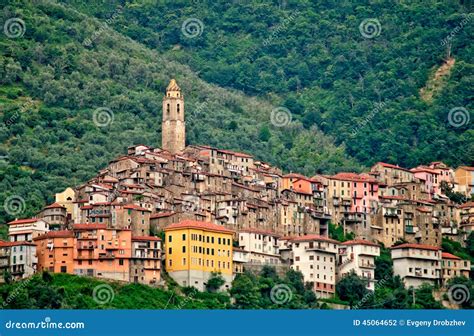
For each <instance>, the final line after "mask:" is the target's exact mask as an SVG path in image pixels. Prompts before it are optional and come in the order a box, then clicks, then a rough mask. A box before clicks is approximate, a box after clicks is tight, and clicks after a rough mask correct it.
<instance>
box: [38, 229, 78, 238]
mask: <svg viewBox="0 0 474 336" xmlns="http://www.w3.org/2000/svg"><path fill="white" fill-rule="evenodd" d="M72 237H74V233H73V232H72V231H71V230H60V231H49V232H47V233H45V234H43V235H41V236H38V237H36V238H33V240H41V239H47V238H72Z"/></svg>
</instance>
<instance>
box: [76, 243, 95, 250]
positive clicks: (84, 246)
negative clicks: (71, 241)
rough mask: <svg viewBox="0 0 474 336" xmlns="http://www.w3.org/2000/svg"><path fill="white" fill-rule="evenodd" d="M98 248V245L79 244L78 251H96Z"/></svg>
mask: <svg viewBox="0 0 474 336" xmlns="http://www.w3.org/2000/svg"><path fill="white" fill-rule="evenodd" d="M96 248H97V245H93V244H79V245H77V249H78V250H94V249H96Z"/></svg>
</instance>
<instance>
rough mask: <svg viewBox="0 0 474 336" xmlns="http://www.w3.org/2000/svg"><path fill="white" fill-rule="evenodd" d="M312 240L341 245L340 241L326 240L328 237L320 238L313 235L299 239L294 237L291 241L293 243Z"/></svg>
mask: <svg viewBox="0 0 474 336" xmlns="http://www.w3.org/2000/svg"><path fill="white" fill-rule="evenodd" d="M313 240H317V241H327V242H329V243H334V244H340V243H341V242H340V241H337V240H334V239H331V238H328V237H324V236H320V235H315V234H309V235H305V236H301V237H295V238H293V239H292V241H293V242H305V241H313Z"/></svg>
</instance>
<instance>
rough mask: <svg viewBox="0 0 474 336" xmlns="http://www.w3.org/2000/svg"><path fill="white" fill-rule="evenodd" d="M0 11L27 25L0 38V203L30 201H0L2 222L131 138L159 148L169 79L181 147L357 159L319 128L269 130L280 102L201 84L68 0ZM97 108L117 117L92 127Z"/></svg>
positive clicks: (316, 165)
mask: <svg viewBox="0 0 474 336" xmlns="http://www.w3.org/2000/svg"><path fill="white" fill-rule="evenodd" d="M0 14H1V16H0V22H1V23H2V24H3V23H5V24H6V22H7V20H8V19H11V18H19V19H21V20H22V21H23V22H24V27H25V28H26V29H25V30H23V31H22V32H23V33H24V35H22V36H19V37H8V36H6V35H5V34H2V35H1V37H0V72H1V76H0V108H1V109H0V113H1V114H0V118H1V119H2V121H3V123H4V126H3V127H1V128H0V139H1V145H0V156H2V160H1V161H0V181H1V182H0V188H1V192H0V204H4V200H5V199H6V197H7V196H11V195H18V196H20V197H22V198H23V199H24V200H25V201H26V202H25V203H23V204H20V208H21V209H20V210H24V211H17V212H16V213H14V214H12V213H10V214H6V213H5V209H4V208H3V207H1V209H0V222H4V221H6V220H11V219H12V218H13V217H14V216H18V217H25V216H30V215H32V214H34V213H35V212H36V211H37V210H38V209H39V208H40V207H41V206H43V205H44V204H45V203H46V201H48V202H50V201H51V200H52V198H53V197H54V193H55V192H58V191H61V190H62V189H64V188H65V187H66V186H71V185H72V186H74V185H78V184H80V183H81V182H83V181H85V180H87V179H88V178H90V177H91V176H93V175H94V174H95V173H96V172H97V171H98V170H99V169H100V168H102V167H104V166H105V165H106V163H107V162H108V161H109V160H110V159H112V158H113V157H115V156H118V155H122V154H124V153H125V152H126V147H127V146H129V145H132V144H136V143H145V144H148V145H153V146H159V145H160V141H161V135H160V128H161V124H160V123H161V99H162V96H163V93H164V90H165V87H166V85H167V84H168V81H169V80H170V78H171V77H175V78H176V79H177V80H178V83H179V84H180V86H181V88H182V90H183V92H184V95H185V99H186V114H187V131H188V133H187V141H188V143H200V144H209V145H214V146H219V147H221V148H227V149H235V150H240V151H245V152H249V153H252V154H254V155H255V156H256V157H257V158H259V159H260V160H265V161H269V162H271V163H273V164H275V165H278V166H281V167H282V168H284V169H286V170H298V171H300V172H303V173H306V174H312V173H314V172H315V171H318V170H319V171H322V170H324V171H335V170H344V169H349V170H357V169H358V168H359V167H360V166H359V165H358V164H357V163H356V162H355V161H354V160H352V159H350V158H348V156H347V155H346V154H345V149H344V147H343V146H338V147H336V146H335V145H334V144H333V140H332V139H331V138H329V137H327V136H325V135H324V134H323V133H322V132H320V131H318V130H317V129H316V128H315V127H313V128H311V129H306V128H304V127H303V126H302V124H301V123H300V122H298V121H295V122H293V123H291V124H290V125H288V126H286V127H274V126H272V124H271V123H270V112H271V110H272V109H273V108H275V107H276V106H275V105H272V104H270V103H269V102H268V101H266V100H263V99H258V98H251V97H248V96H245V95H243V94H242V93H239V92H236V91H234V90H226V89H222V88H219V87H218V86H216V85H212V84H208V83H206V82H204V81H203V80H201V79H199V78H198V76H197V75H196V74H195V73H194V72H193V71H192V70H191V69H190V68H189V67H187V66H185V65H181V64H179V63H177V62H175V61H173V60H171V59H169V58H166V57H163V56H162V55H160V54H159V53H158V52H156V51H152V50H149V49H147V48H146V47H145V46H143V45H141V44H139V43H137V42H134V41H133V40H131V39H130V38H127V37H125V36H122V35H121V34H119V33H117V32H115V31H114V30H112V29H109V28H108V27H107V26H105V25H104V24H103V23H102V22H99V21H98V20H96V19H92V18H90V17H88V16H87V15H85V14H82V13H80V12H78V11H77V10H75V9H74V8H72V7H70V6H64V5H61V4H57V3H55V2H52V1H38V2H35V3H34V4H33V3H31V2H29V1H11V2H10V4H9V5H7V6H6V7H4V8H3V10H2V11H1V12H0ZM20 35H21V34H20ZM92 38H93V39H94V42H93V44H92V45H91V46H85V45H84V43H83V41H84V40H86V39H92ZM98 108H105V109H106V111H108V112H107V113H109V117H112V116H113V121H112V122H111V123H109V124H107V125H106V126H105V127H98V125H97V124H96V123H94V118H93V116H94V111H95V110H96V109H98ZM99 121H101V120H99ZM46 198H47V199H46Z"/></svg>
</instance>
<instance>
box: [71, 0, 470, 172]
mask: <svg viewBox="0 0 474 336" xmlns="http://www.w3.org/2000/svg"><path fill="white" fill-rule="evenodd" d="M66 1H67V2H68V3H70V4H71V5H73V6H76V7H77V8H79V10H81V11H83V12H87V13H89V14H90V15H94V16H96V17H98V18H101V19H102V20H104V21H105V20H107V18H111V17H112V18H113V19H112V20H110V25H112V26H113V27H114V28H115V29H117V30H119V31H120V32H122V33H123V34H125V35H127V36H129V37H131V38H133V39H135V40H138V41H141V42H143V43H144V44H146V45H147V46H149V47H150V48H153V49H157V50H160V51H161V52H164V53H165V54H166V55H167V56H168V57H169V58H173V59H177V60H179V61H180V62H182V63H185V64H188V65H189V66H190V67H191V68H192V69H193V70H195V71H196V72H198V73H199V75H200V76H201V77H202V78H203V79H205V80H207V81H208V82H212V83H215V84H218V85H220V86H224V87H231V88H235V89H238V90H242V91H244V92H246V93H249V94H252V95H260V96H269V97H271V98H272V99H274V100H275V101H278V102H281V104H284V105H285V106H286V107H287V108H289V109H290V110H291V112H292V114H293V117H294V119H298V120H302V121H303V124H304V126H305V127H306V128H310V127H311V126H312V125H318V127H319V128H321V129H322V130H323V131H324V132H325V133H326V134H330V135H332V136H334V137H335V138H336V141H337V143H339V144H342V143H345V144H346V146H347V151H348V153H349V154H350V155H352V156H354V157H356V158H357V159H358V160H359V161H360V162H361V163H363V164H365V165H371V164H373V163H374V162H376V161H379V160H383V161H389V162H390V163H397V164H400V165H404V166H407V167H411V166H415V165H418V164H426V163H429V162H430V161H434V160H444V161H446V163H448V164H450V165H454V166H457V165H459V164H463V163H468V164H469V163H471V162H472V158H473V157H474V131H473V129H472V122H473V120H474V115H473V113H472V108H473V105H472V102H473V99H472V97H473V90H472V82H473V79H474V66H473V55H474V49H473V48H474V47H473V44H472V43H471V41H472V40H473V39H474V35H473V34H474V30H473V29H472V23H473V21H474V20H473V13H472V1H459V0H442V1H441V0H426V1H418V2H411V1H371V2H367V1H360V0H356V1H354V0H342V1H311V0H303V1H277V0H274V1H206V0H204V1H193V2H192V4H191V3H190V2H188V1H175V2H173V3H172V4H171V5H170V4H168V3H166V2H161V1H145V2H142V1H140V2H137V3H135V2H132V3H130V4H127V5H124V7H123V10H122V11H120V15H114V13H117V8H120V7H119V6H120V4H124V2H123V1H117V0H115V1H107V3H105V2H104V3H100V4H97V2H95V1H94V2H93V1H85V2H84V1H77V0H66ZM470 11H471V12H470ZM189 19H197V20H199V21H200V22H201V24H199V21H196V20H195V21H193V22H194V26H191V25H189V26H188V25H186V27H188V28H189V30H190V32H195V31H196V29H198V30H199V31H198V33H199V34H197V33H196V35H198V36H196V37H194V38H189V37H187V36H186V35H184V34H183V33H182V31H181V30H182V27H183V24H184V23H185V22H189V21H187V20H189ZM193 29H195V30H193ZM371 29H372V30H371ZM449 57H452V58H454V59H455V60H456V64H455V65H454V66H453V67H452V69H451V71H450V74H449V76H447V78H445V79H443V83H442V86H440V87H436V90H435V92H433V93H434V96H433V97H432V99H430V101H428V102H427V101H424V100H423V99H422V97H420V89H422V88H424V87H425V86H430V80H429V79H430V77H431V76H432V74H433V73H435V72H436V70H437V69H438V68H439V67H441V66H442V65H443V63H444V62H445V60H446V59H448V58H449ZM380 102H383V103H384V106H383V108H381V109H377V110H375V111H374V107H375V106H376V104H377V103H380ZM455 108H457V110H456V111H461V113H459V114H457V117H460V118H461V119H459V120H456V119H455V121H454V122H449V121H450V120H449V116H450V114H449V112H450V111H451V110H452V109H455ZM468 119H470V120H471V122H468V121H467V120H468ZM453 124H454V125H453Z"/></svg>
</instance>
